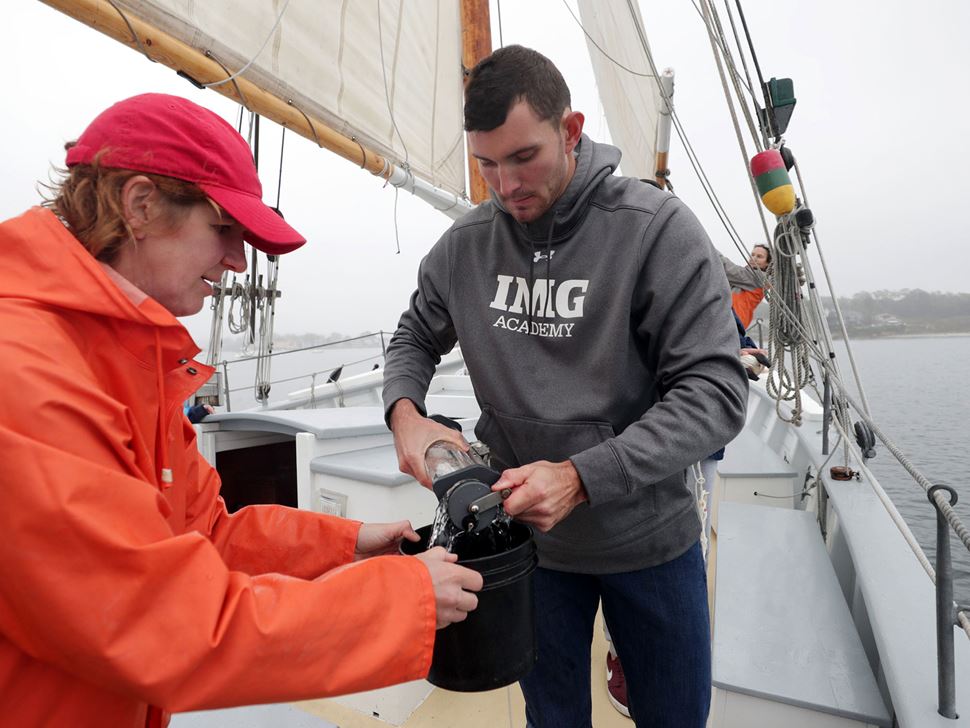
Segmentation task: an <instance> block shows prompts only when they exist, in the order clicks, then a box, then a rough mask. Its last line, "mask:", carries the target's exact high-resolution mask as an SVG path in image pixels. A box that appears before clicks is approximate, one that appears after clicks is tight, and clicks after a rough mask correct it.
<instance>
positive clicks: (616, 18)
mask: <svg viewBox="0 0 970 728" xmlns="http://www.w3.org/2000/svg"><path fill="white" fill-rule="evenodd" d="M579 13H580V17H581V19H582V24H583V28H584V29H585V31H586V34H587V35H586V43H587V45H588V46H589V56H590V58H591V59H592V63H593V73H594V74H595V76H596V86H597V88H598V89H599V94H600V101H601V102H602V103H603V107H604V109H605V110H606V120H607V124H608V125H609V129H610V136H611V137H612V139H613V143H614V144H615V145H616V146H617V147H619V148H620V150H621V151H622V152H623V159H622V160H621V162H620V166H621V168H622V170H623V173H624V174H625V175H628V176H630V177H639V178H642V179H653V178H654V176H655V175H654V173H655V171H656V166H655V152H656V138H657V123H658V119H659V117H660V110H661V108H662V103H663V101H662V99H661V96H660V92H659V91H658V88H657V81H656V78H655V77H654V75H653V70H652V68H651V64H650V61H649V58H648V56H647V51H646V50H645V49H648V48H649V46H648V45H647V40H646V34H645V33H643V32H642V30H643V21H642V19H641V18H640V11H639V10H638V9H637V5H636V3H631V2H628V1H627V0H579Z"/></svg>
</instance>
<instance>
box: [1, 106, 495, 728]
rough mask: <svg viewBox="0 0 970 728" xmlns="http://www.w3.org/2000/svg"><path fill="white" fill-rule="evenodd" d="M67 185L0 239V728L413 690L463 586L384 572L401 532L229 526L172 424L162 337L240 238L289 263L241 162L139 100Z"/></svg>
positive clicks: (144, 722) (251, 522)
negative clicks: (403, 686)
mask: <svg viewBox="0 0 970 728" xmlns="http://www.w3.org/2000/svg"><path fill="white" fill-rule="evenodd" d="M67 167H68V170H67V171H66V172H65V178H64V179H63V181H61V182H60V183H57V184H55V185H54V187H53V188H52V199H50V200H49V201H48V202H47V203H46V205H45V207H42V208H41V207H38V208H33V209H31V210H29V211H28V212H26V213H24V214H23V215H21V216H20V217H17V218H14V219H12V220H7V221H6V222H3V223H2V224H0V326H2V327H3V331H4V336H3V339H2V340H0V362H2V363H0V452H2V453H3V467H2V468H0V488H2V490H3V494H4V507H3V508H2V509H0V532H2V533H3V539H2V540H0V565H2V566H0V637H2V639H0V715H2V716H3V723H4V724H5V725H11V726H14V725H16V726H41V725H43V726H72V728H83V727H85V726H92V727H93V726H112V727H113V728H136V727H137V728H145V727H146V726H148V727H149V728H160V727H161V726H163V725H165V724H167V722H168V719H167V716H166V714H167V713H169V712H177V711H186V710H199V709H206V708H217V707H227V706H233V705H243V704H251V703H267V702H275V701H287V700H298V699H304V698H312V697H319V696H326V695H335V694H340V693H350V692H357V691H360V690H368V689H371V688H377V687H381V686H385V685H389V684H392V683H397V682H403V681H407V680H414V679H417V678H421V677H424V676H425V675H426V674H427V672H428V669H429V666H430V663H431V652H432V646H433V644H434V636H435V629H436V628H437V627H443V626H445V625H447V624H450V623H452V622H455V621H460V620H462V619H464V618H465V615H466V614H467V613H468V611H470V610H472V609H474V608H475V606H476V603H477V598H476V596H475V594H474V593H473V592H474V591H476V590H478V589H480V588H481V576H480V575H479V574H477V573H475V572H473V571H470V570H468V569H465V568H463V567H460V566H458V565H457V564H455V563H453V562H454V561H455V557H454V556H453V555H451V554H447V553H446V552H445V551H444V550H443V549H440V548H439V549H433V550H431V551H428V552H426V553H424V554H422V555H421V556H419V557H403V556H397V555H394V556H387V555H385V554H390V553H394V554H396V553H397V546H398V544H399V543H400V540H401V539H402V538H407V539H410V540H417V534H416V533H415V532H414V531H413V530H412V528H411V526H410V524H409V523H408V522H407V521H399V522H397V523H389V524H361V523H359V522H356V521H351V520H345V519H339V518H334V517H330V516H326V515H322V514H318V513H311V512H308V511H298V510H296V509H288V508H284V507H281V506H275V505H265V506H251V507H248V508H243V509H241V510H240V511H238V512H236V513H234V514H233V515H231V516H230V515H228V514H227V512H226V509H225V506H224V504H223V501H222V499H221V498H220V497H219V476H218V475H217V474H216V472H215V471H214V470H213V469H212V467H210V466H209V464H208V463H207V462H206V460H205V459H203V458H202V457H201V455H200V454H199V451H198V449H197V447H196V441H195V431H194V429H193V427H192V426H191V425H190V424H189V422H188V420H187V419H186V417H185V416H184V414H183V411H182V403H183V402H184V401H185V400H186V399H187V398H188V397H189V395H190V394H191V393H193V392H194V391H195V390H196V389H198V387H199V386H200V385H201V384H202V383H203V382H204V381H205V380H206V379H207V378H208V377H209V375H210V374H211V372H212V369H211V368H210V367H207V366H205V365H204V364H201V363H199V362H198V361H196V360H195V359H194V358H193V357H194V356H195V355H196V354H197V353H198V351H199V349H198V347H197V346H196V345H195V344H194V342H193V341H192V339H191V338H190V337H189V334H188V332H187V331H186V330H185V328H183V326H182V325H181V324H180V323H179V322H178V320H177V319H176V316H187V315H190V314H193V313H196V312H198V311H199V310H200V309H201V308H202V305H203V301H204V299H205V297H206V296H208V295H210V294H211V292H212V284H213V283H214V282H216V281H218V280H219V279H220V277H221V276H222V273H223V272H224V271H226V270H233V271H236V272H241V271H243V270H244V269H245V267H246V258H245V253H244V250H243V241H244V240H246V241H248V242H249V243H250V244H252V245H253V246H255V247H257V248H259V249H260V250H263V251H265V252H267V253H270V254H273V255H279V254H283V253H287V252H289V251H291V250H294V249H295V248H298V247H299V246H300V245H302V244H303V243H304V239H303V237H302V236H301V235H300V234H299V233H298V232H297V231H296V230H294V229H293V228H292V227H290V225H288V224H287V223H286V222H284V221H283V219H282V218H281V217H280V216H279V215H277V214H276V213H275V212H274V211H273V210H271V209H270V208H268V207H267V206H265V205H264V204H263V202H262V200H261V195H262V190H261V187H260V184H259V179H258V178H257V175H256V169H255V166H254V164H253V159H252V155H251V153H250V150H249V147H248V145H247V144H246V142H245V141H244V140H243V138H242V137H241V136H239V135H238V134H237V133H236V132H235V130H233V129H232V127H231V126H230V125H229V124H227V123H226V122H225V121H223V120H222V119H221V118H220V117H218V116H217V115H216V114H213V113H212V112H210V111H208V110H206V109H203V108H202V107H199V106H197V105H196V104H193V103H191V102H189V101H186V100H185V99H182V98H178V97H175V96H165V95H160V94H145V95H141V96H135V97H133V98H130V99H127V100H124V101H121V102H119V103H117V104H115V105H114V106H112V107H111V108H109V109H107V110H106V111H104V112H103V113H102V114H101V115H99V116H98V117H97V118H96V119H95V120H94V121H93V122H92V123H91V124H90V126H88V128H87V129H86V130H85V131H84V133H83V134H82V135H81V137H80V138H79V139H78V140H77V142H76V143H74V144H70V145H68V152H67ZM25 399H26V400H28V401H30V402H31V413H30V417H24V416H23V410H22V407H21V406H20V405H19V403H22V402H23V401H24V400H25ZM388 594H393V595H394V604H393V607H392V606H391V605H389V604H388V601H387V595H388Z"/></svg>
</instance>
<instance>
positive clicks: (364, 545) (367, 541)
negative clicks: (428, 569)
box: [354, 521, 421, 561]
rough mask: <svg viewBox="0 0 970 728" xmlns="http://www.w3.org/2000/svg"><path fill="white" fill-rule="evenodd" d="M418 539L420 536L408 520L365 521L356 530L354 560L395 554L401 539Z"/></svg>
mask: <svg viewBox="0 0 970 728" xmlns="http://www.w3.org/2000/svg"><path fill="white" fill-rule="evenodd" d="M405 538H406V539H407V540H408V541H420V540H421V537H420V536H418V534H417V533H416V532H415V531H414V529H413V528H411V522H410V521H397V522H396V523H365V524H363V525H362V526H361V527H360V531H358V532H357V544H356V545H355V546H354V561H362V560H363V559H369V558H370V557H371V556H385V555H388V554H396V553H397V552H398V547H399V545H400V543H401V540H402V539H405Z"/></svg>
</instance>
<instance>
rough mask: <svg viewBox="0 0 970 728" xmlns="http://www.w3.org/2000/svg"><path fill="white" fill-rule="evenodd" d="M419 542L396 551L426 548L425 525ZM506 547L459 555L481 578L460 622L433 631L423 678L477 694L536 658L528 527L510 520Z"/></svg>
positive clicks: (521, 672) (510, 678) (521, 673)
mask: <svg viewBox="0 0 970 728" xmlns="http://www.w3.org/2000/svg"><path fill="white" fill-rule="evenodd" d="M418 535H419V536H421V540H420V541H418V542H417V543H412V542H411V541H404V542H403V543H402V544H401V553H404V554H408V555H414V554H418V553H421V552H422V551H424V550H425V549H426V548H427V543H428V537H429V536H430V535H431V526H425V527H423V528H419V529H418ZM509 537H510V548H509V549H508V550H506V551H502V552H501V553H496V554H491V555H487V556H480V557H478V558H470V559H463V558H462V556H461V551H460V549H459V550H458V563H459V564H461V565H462V566H466V567H468V568H469V569H474V570H475V571H477V572H479V573H480V574H481V575H482V580H483V582H484V584H483V586H482V590H481V591H480V592H478V607H477V608H476V609H475V610H474V611H472V612H469V613H468V617H467V618H466V619H465V620H464V621H463V622H456V623H455V624H451V625H449V626H447V627H445V628H444V629H440V630H438V632H437V633H436V636H435V641H434V656H433V657H432V660H431V671H430V672H429V673H428V681H429V682H430V683H431V684H432V685H436V686H437V687H439V688H445V689H446V690H457V691H460V692H465V693H469V692H478V691H481V690H494V689H495V688H501V687H505V686H506V685H511V684H512V683H514V682H516V681H517V680H520V679H521V678H523V677H525V676H526V675H527V674H528V673H529V671H530V670H531V669H532V666H533V665H535V662H536V648H535V644H536V638H535V602H534V600H533V595H532V572H533V571H535V568H536V564H537V563H538V557H537V556H536V546H535V541H534V540H533V539H532V529H531V528H530V527H529V526H527V525H525V524H523V523H516V522H515V521H512V523H511V526H510V528H509Z"/></svg>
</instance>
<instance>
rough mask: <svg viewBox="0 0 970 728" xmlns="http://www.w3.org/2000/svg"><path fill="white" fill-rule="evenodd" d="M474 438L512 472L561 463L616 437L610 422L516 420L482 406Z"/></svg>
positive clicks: (521, 418) (511, 416) (513, 417)
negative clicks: (542, 462)
mask: <svg viewBox="0 0 970 728" xmlns="http://www.w3.org/2000/svg"><path fill="white" fill-rule="evenodd" d="M475 435H476V436H477V437H478V439H479V440H481V441H482V442H484V443H485V444H486V445H488V447H489V449H490V450H491V451H492V454H493V456H495V457H497V458H498V460H500V461H501V464H502V465H504V466H506V467H510V468H511V467H519V466H520V465H525V464H527V463H532V462H535V461H536V460H549V461H551V462H560V461H562V460H566V459H568V458H570V457H572V456H573V455H576V454H577V453H580V452H582V451H583V450H588V449H589V448H591V447H594V446H596V445H599V444H600V443H601V442H603V441H604V440H608V439H610V438H611V437H614V436H615V435H616V433H615V432H614V431H613V426H612V425H611V424H610V423H609V422H601V421H595V420H593V421H582V420H573V421H568V422H556V421H553V420H542V419H537V418H534V417H519V416H516V415H509V414H505V413H502V412H499V411H498V410H496V409H495V408H493V407H491V406H490V405H485V406H484V407H482V416H481V419H479V421H478V425H477V426H476V427H475Z"/></svg>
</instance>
